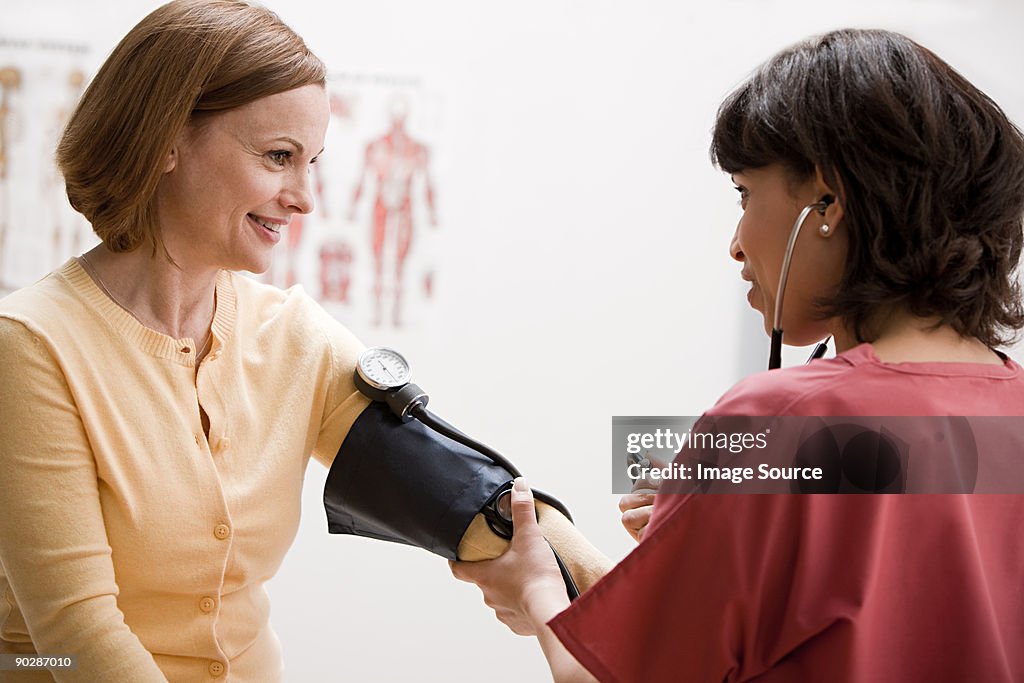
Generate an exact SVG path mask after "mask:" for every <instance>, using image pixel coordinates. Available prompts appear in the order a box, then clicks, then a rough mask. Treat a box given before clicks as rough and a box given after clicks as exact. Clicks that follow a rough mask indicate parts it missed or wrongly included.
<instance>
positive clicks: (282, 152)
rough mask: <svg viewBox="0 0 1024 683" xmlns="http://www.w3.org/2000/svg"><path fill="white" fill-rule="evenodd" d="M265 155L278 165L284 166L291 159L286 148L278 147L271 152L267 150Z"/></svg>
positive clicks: (290, 154)
mask: <svg viewBox="0 0 1024 683" xmlns="http://www.w3.org/2000/svg"><path fill="white" fill-rule="evenodd" d="M267 157H268V158H269V159H270V160H271V161H272V162H274V163H275V164H277V165H278V166H284V165H285V164H286V163H288V160H289V159H291V157H292V153H291V152H289V151H288V150H286V149H278V150H275V151H273V152H267Z"/></svg>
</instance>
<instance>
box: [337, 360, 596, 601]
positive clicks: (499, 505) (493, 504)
mask: <svg viewBox="0 0 1024 683" xmlns="http://www.w3.org/2000/svg"><path fill="white" fill-rule="evenodd" d="M411 376H412V371H411V368H410V366H409V362H408V361H407V360H406V359H405V357H404V356H403V355H402V354H400V353H399V352H398V351H395V350H394V349H390V348H387V347H384V346H374V347H371V348H368V349H366V350H365V351H363V353H362V354H360V356H359V359H358V360H357V361H356V370H355V376H354V379H355V385H356V388H357V389H358V390H359V391H360V393H362V394H363V395H364V396H366V397H367V398H369V399H371V400H373V401H381V402H383V403H385V404H387V406H388V408H390V409H391V412H392V413H394V415H395V416H396V417H397V418H398V419H400V420H401V421H402V422H409V421H410V420H412V419H416V420H419V421H420V422H422V423H423V424H424V425H426V426H427V427H429V428H430V429H432V430H434V431H435V432H437V433H438V434H441V435H443V436H445V437H447V438H449V439H451V440H452V441H455V442H457V443H460V444H462V445H463V446H466V447H467V448H471V449H472V450H474V451H476V452H477V453H480V454H481V455H483V456H484V457H486V458H488V459H490V460H491V462H493V463H494V464H495V465H497V466H499V467H501V468H502V469H504V470H506V471H507V472H508V473H509V474H510V475H511V476H512V479H515V478H517V477H521V476H522V473H521V472H520V471H519V469H518V468H517V467H516V466H515V465H513V464H512V463H511V462H510V461H509V460H508V459H507V458H506V457H505V456H503V455H502V454H501V453H499V452H497V451H496V450H494V449H493V448H491V447H489V446H487V445H485V444H483V443H480V442H479V441H477V440H476V439H473V438H472V437H470V436H468V435H466V434H465V433H463V432H461V431H459V430H458V429H456V428H455V427H453V426H452V425H450V424H448V423H447V422H445V421H444V420H442V419H441V418H440V417H438V416H437V415H434V414H433V413H431V412H430V411H428V410H427V403H428V402H429V400H430V397H429V396H428V395H427V393H426V392H425V391H423V390H422V389H420V388H419V387H418V386H416V385H415V384H413V383H411V382H410V381H409V379H410V378H411ZM511 493H512V481H511V480H510V481H509V482H508V483H507V484H505V485H504V486H502V487H501V488H499V489H498V490H497V491H496V492H495V493H494V495H492V496H491V497H490V498H489V499H488V500H487V502H486V503H484V507H483V509H482V510H481V511H480V512H481V513H482V514H483V515H484V518H485V519H486V520H487V525H488V526H489V527H490V529H491V531H493V532H494V533H495V534H497V535H498V536H500V537H501V538H504V539H511V538H512V498H511ZM533 497H534V498H535V499H536V500H539V501H541V502H543V503H546V504H548V505H550V506H551V507H553V508H554V509H556V510H558V511H559V512H560V513H562V514H563V515H565V517H566V519H568V520H569V521H570V522H572V521H573V519H572V515H571V514H570V513H569V509H568V508H567V507H566V506H565V504H564V503H562V501H560V500H558V499H557V498H555V497H554V496H552V495H551V494H549V493H545V492H544V491H540V490H538V489H533ZM548 545H549V546H550V547H551V552H553V553H554V555H555V560H556V561H557V563H558V569H559V570H560V571H561V573H562V579H563V580H564V581H565V588H566V592H567V593H568V594H569V599H570V600H575V599H576V598H577V597H579V594H580V592H579V588H577V586H576V582H575V581H574V580H573V578H572V575H571V574H570V573H569V569H568V568H567V567H566V566H565V563H564V562H563V561H562V558H561V557H559V555H558V551H556V550H555V548H554V546H551V543H550V542H549V543H548Z"/></svg>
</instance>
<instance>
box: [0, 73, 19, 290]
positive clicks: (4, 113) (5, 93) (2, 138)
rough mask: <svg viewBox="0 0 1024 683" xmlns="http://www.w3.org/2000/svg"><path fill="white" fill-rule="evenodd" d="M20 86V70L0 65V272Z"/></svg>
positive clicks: (9, 201)
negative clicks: (13, 113)
mask: <svg viewBox="0 0 1024 683" xmlns="http://www.w3.org/2000/svg"><path fill="white" fill-rule="evenodd" d="M20 86H21V72H20V71H19V70H18V69H16V68H14V67H11V66H5V67H0V274H2V270H3V263H4V242H5V239H6V237H7V235H6V233H7V227H8V224H9V223H10V220H11V186H10V182H11V181H10V177H9V167H10V162H11V157H10V154H11V118H13V117H12V116H11V93H12V92H14V91H15V90H17V89H18V88H19V87H20Z"/></svg>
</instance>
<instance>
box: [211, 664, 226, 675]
mask: <svg viewBox="0 0 1024 683" xmlns="http://www.w3.org/2000/svg"><path fill="white" fill-rule="evenodd" d="M223 673H224V665H223V664H221V663H220V662H210V675H211V676H213V677H214V678H216V677H218V676H220V675H221V674H223Z"/></svg>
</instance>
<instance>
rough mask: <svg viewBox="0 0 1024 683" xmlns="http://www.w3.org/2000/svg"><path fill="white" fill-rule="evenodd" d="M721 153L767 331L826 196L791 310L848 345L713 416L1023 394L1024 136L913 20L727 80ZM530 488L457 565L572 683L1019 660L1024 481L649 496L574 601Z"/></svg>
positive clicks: (807, 46)
mask: <svg viewBox="0 0 1024 683" xmlns="http://www.w3.org/2000/svg"><path fill="white" fill-rule="evenodd" d="M711 152H712V156H713V158H714V160H715V162H716V163H717V165H718V166H719V167H720V168H722V170H724V171H726V172H727V173H729V174H730V176H731V179H732V182H733V183H734V184H735V187H736V190H737V192H738V193H739V197H740V202H741V206H742V209H743V215H742V217H741V218H740V221H739V224H738V225H737V227H736V232H735V234H734V235H733V238H732V242H731V245H730V248H729V252H730V254H731V256H732V257H733V259H735V261H736V262H737V263H738V264H740V266H741V272H740V275H741V277H742V278H743V279H744V280H745V281H747V282H749V283H750V291H749V292H748V295H747V299H748V301H749V302H750V305H751V306H752V307H753V308H754V309H756V310H757V311H759V312H760V313H761V314H762V315H763V316H764V320H765V329H766V331H770V330H771V328H772V326H773V325H772V321H773V317H774V313H775V305H776V304H775V302H776V295H777V293H778V288H779V281H780V277H779V273H780V269H781V266H782V261H783V256H784V252H785V250H786V244H787V240H788V238H789V235H790V232H791V229H792V226H793V224H794V221H795V220H796V219H797V217H798V215H799V214H800V213H801V211H802V209H803V208H804V207H806V206H808V205H811V204H818V205H819V206H820V207H821V210H820V211H814V212H812V213H810V215H809V216H808V218H807V220H806V223H805V224H804V226H803V230H802V231H801V232H800V235H799V238H798V240H797V243H796V245H795V251H794V257H793V258H794V263H793V268H792V270H791V272H790V275H789V282H788V286H787V288H786V292H785V301H786V305H785V308H784V315H783V320H782V327H783V329H785V331H786V341H788V342H789V343H791V344H795V345H808V344H812V343H814V342H817V341H820V340H822V339H824V338H826V337H828V336H831V337H832V338H833V339H834V340H835V345H836V350H837V355H836V357H835V358H832V359H827V360H825V359H822V360H816V361H813V362H811V363H810V364H808V365H806V366H803V367H795V368H790V369H786V370H777V371H771V372H766V373H762V374H759V375H754V376H752V377H748V378H746V379H744V380H743V381H741V382H740V383H739V384H737V385H736V386H734V387H733V388H732V389H730V390H729V391H728V392H726V394H725V395H724V396H723V397H722V398H721V399H720V400H719V401H718V403H716V404H715V405H714V406H713V407H712V408H711V409H710V410H708V411H707V415H710V416H781V415H804V416H813V415H822V416H826V415H841V416H851V415H869V416H870V415H881V416H890V415H895V416H898V415H992V416H998V415H1016V416H1019V415H1024V376H1022V372H1021V367H1020V366H1019V365H1018V364H1017V363H1016V362H1014V361H1013V360H1011V359H1010V358H1008V357H1007V356H1006V355H1005V354H1004V353H1002V352H1000V351H999V350H998V348H999V346H1001V345H1003V344H1005V343H1006V342H1007V341H1009V340H1010V339H1011V338H1012V337H1013V335H1014V334H1015V333H1016V332H1017V331H1018V330H1019V329H1020V328H1021V327H1022V326H1024V309H1022V304H1021V296H1020V289H1019V285H1018V284H1017V280H1016V277H1015V274H1014V269H1015V268H1016V266H1017V263H1018V260H1019V258H1020V254H1021V245H1022V238H1024V236H1022V216H1024V138H1022V135H1021V132H1020V130H1018V129H1017V128H1016V127H1015V126H1014V125H1013V124H1012V123H1010V121H1008V120H1007V118H1006V116H1005V115H1004V114H1003V112H1002V111H1001V110H1000V109H999V107H998V106H997V105H996V104H995V103H994V102H993V101H992V100H991V99H989V98H988V97H987V96H986V95H985V94H984V93H982V92H981V91H979V90H978V89H977V88H976V87H974V86H973V85H972V84H971V83H969V82H968V81H967V80H966V79H964V78H963V77H962V76H961V75H960V74H958V73H957V72H956V71H955V70H953V69H952V68H951V67H950V66H949V65H948V64H946V63H945V62H943V61H942V60H941V59H939V58H938V57H937V56H936V55H935V54H934V53H932V52H930V51H929V50H927V49H925V48H924V47H922V46H920V45H918V44H916V43H915V42H913V41H911V40H910V39H908V38H906V37H904V36H902V35H899V34H895V33H891V32H887V31H868V30H842V31H835V32H832V33H828V34H826V35H824V36H821V37H819V38H813V39H811V40H808V41H806V42H803V43H800V44H798V45H795V46H793V47H791V48H789V49H787V50H784V51H783V52H781V53H780V54H778V55H776V56H775V57H773V58H772V59H771V60H769V61H768V62H767V63H766V64H764V65H763V66H762V67H761V68H759V69H758V70H757V71H756V72H755V73H754V75H753V76H752V77H751V78H750V79H749V80H748V81H747V82H746V83H744V84H743V85H742V86H740V87H739V88H738V89H737V90H736V91H735V92H734V93H733V94H732V95H730V96H729V97H728V99H726V101H725V102H724V103H723V104H722V106H721V108H720V109H719V112H718V118H717V122H716V125H715V128H714V134H713V141H712V147H711ZM655 498H656V500H654V499H655ZM652 500H654V504H653V506H651V505H650V503H651V502H652ZM513 509H514V514H515V520H514V523H515V525H516V532H515V536H514V538H513V541H512V546H511V548H510V551H509V552H508V553H506V554H505V555H503V556H502V557H501V558H498V559H497V560H494V561H491V562H485V563H481V564H479V565H475V566H470V565H466V564H463V563H455V564H453V569H452V570H453V573H454V574H455V576H456V577H458V578H461V579H465V580H467V581H472V582H474V583H476V584H478V585H479V586H480V588H481V589H482V590H483V593H484V598H485V601H486V603H487V604H488V605H489V606H491V607H492V608H494V610H495V613H496V615H497V617H498V618H499V619H500V620H501V621H503V622H504V623H506V624H508V625H509V627H510V628H512V630H513V631H515V632H516V633H520V634H529V635H535V636H536V637H537V638H538V640H539V641H540V645H541V647H542V648H543V650H544V654H545V656H546V657H547V659H548V661H549V663H550V665H551V670H552V673H553V675H554V679H555V681H557V682H559V683H562V682H565V681H593V680H600V681H618V682H627V681H637V682H639V681H645V682H658V681H672V682H683V681H715V682H719V681H746V680H757V681H759V682H763V683H768V682H772V681H780V682H781V681H803V680H828V681H857V682H864V683H868V682H872V683H874V682H878V681H894V682H895V681H964V680H985V681H1007V682H1009V681H1016V680H1021V679H1022V678H1024V650H1022V649H1021V648H1020V647H1019V644H1020V642H1021V638H1022V637H1024V592H1022V591H1021V589H1020V587H1021V586H1022V585H1024V554H1022V552H1021V549H1020V544H1019V543H1018V542H1017V539H1018V538H1019V528H1020V520H1021V519H1024V500H1022V499H1021V497H1019V496H1009V495H1003V496H999V495H992V496H989V495H931V496H899V495H893V496H871V495H867V496H839V495H834V496H829V495H760V496H758V495H704V496H699V495H698V496H681V495H675V496H673V495H663V496H654V497H650V496H647V497H644V496H639V495H636V496H631V497H627V498H626V499H624V501H623V509H624V510H625V514H624V516H623V523H624V524H625V525H626V527H627V529H629V530H630V531H631V533H633V534H634V535H635V536H637V537H639V538H641V539H642V540H641V542H640V545H639V546H638V547H637V548H636V549H635V550H634V551H633V552H632V553H631V554H630V555H629V556H627V557H626V558H625V559H624V560H623V561H622V562H621V563H620V564H619V565H618V566H616V567H615V569H613V570H612V571H611V572H610V573H609V574H608V575H607V576H605V577H604V578H603V579H602V580H601V581H600V582H599V583H598V584H597V585H596V586H594V588H593V589H592V590H591V591H589V592H588V593H586V594H584V595H583V596H582V597H581V598H580V599H579V600H578V601H576V602H575V603H574V604H573V605H572V606H571V607H570V606H569V605H568V603H567V601H566V600H565V598H564V597H563V596H562V595H561V594H560V592H559V590H558V589H559V582H558V573H557V571H556V570H555V569H554V565H553V562H552V560H551V553H550V552H549V551H548V550H547V549H546V548H545V547H544V544H543V542H542V540H541V538H540V536H539V534H538V531H537V526H536V524H535V523H534V521H533V516H532V513H531V510H532V503H531V496H530V493H529V490H528V489H527V488H526V487H525V485H524V484H523V482H518V483H517V486H516V489H515V498H514V500H513ZM652 512H653V514H652ZM648 522H649V523H648Z"/></svg>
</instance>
